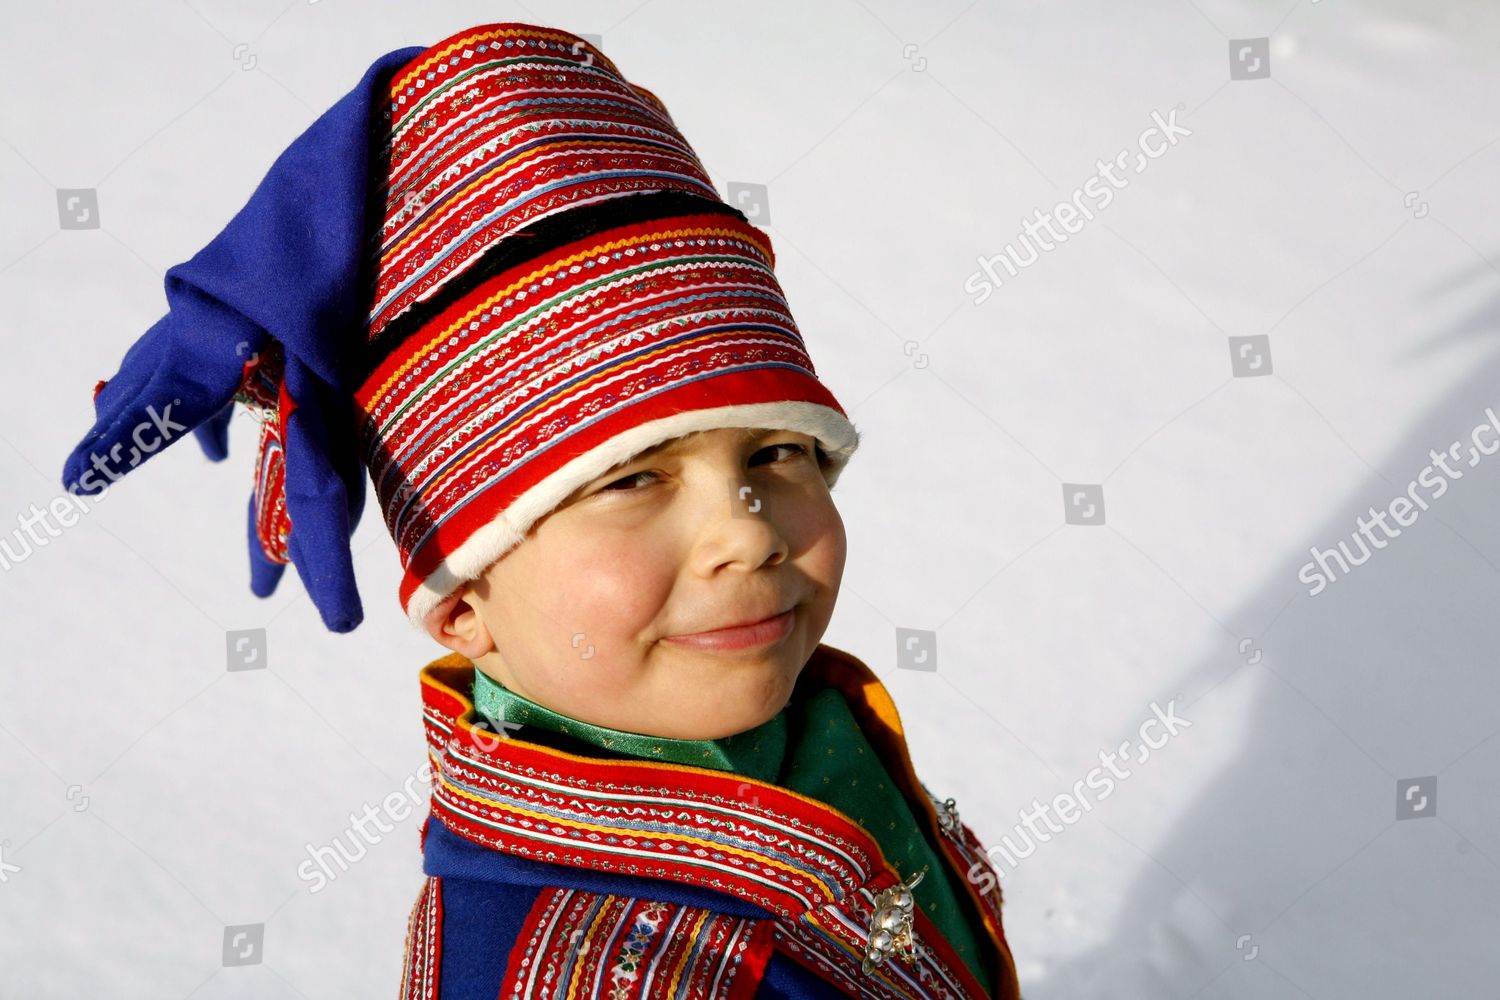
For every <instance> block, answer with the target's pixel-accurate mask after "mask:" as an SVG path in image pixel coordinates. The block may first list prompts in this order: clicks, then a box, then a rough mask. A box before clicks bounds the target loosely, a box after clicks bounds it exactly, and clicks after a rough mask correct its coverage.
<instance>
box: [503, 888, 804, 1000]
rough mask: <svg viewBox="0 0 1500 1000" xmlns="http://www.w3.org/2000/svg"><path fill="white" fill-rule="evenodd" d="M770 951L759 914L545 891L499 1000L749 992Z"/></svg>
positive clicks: (697, 997)
mask: <svg viewBox="0 0 1500 1000" xmlns="http://www.w3.org/2000/svg"><path fill="white" fill-rule="evenodd" d="M773 950H774V943H773V941H772V937H771V929H770V927H769V926H768V924H767V923H766V922H765V921H763V920H757V919H753V918H746V917H731V916H727V915H724V914H718V913H714V912H713V911H711V910H706V909H702V908H699V907H695V906H688V905H684V904H677V903H664V902H660V901H658V900H649V899H641V898H637V897H632V896H618V895H613V894H606V893H596V892H588V891H585V890H580V889H570V888H565V887H553V888H549V889H543V890H542V891H541V892H540V893H539V894H538V895H537V898H536V901H535V902H534V903H533V904H532V907H531V910H530V911H529V912H528V913H527V915H526V920H525V921H524V923H523V924H522V926H521V932H520V935H519V936H518V938H517V940H516V946H515V947H514V948H512V949H511V953H510V960H509V962H508V963H507V966H506V970H505V979H504V981H503V982H502V984H501V988H500V992H499V994H498V996H499V1000H532V998H537V1000H563V998H567V997H608V998H609V1000H752V998H753V997H754V996H755V993H756V991H757V989H758V988H759V984H760V981H761V979H762V977H763V976H764V974H765V967H766V962H767V961H768V960H769V959H770V957H771V953H772V951H773Z"/></svg>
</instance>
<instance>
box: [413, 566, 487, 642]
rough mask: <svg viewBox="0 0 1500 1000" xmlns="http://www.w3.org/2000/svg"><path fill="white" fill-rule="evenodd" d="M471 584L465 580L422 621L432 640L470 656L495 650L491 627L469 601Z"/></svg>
mask: <svg viewBox="0 0 1500 1000" xmlns="http://www.w3.org/2000/svg"><path fill="white" fill-rule="evenodd" d="M472 589H473V588H472V587H471V586H470V585H469V584H464V585H463V586H462V587H460V588H459V589H458V590H456V591H454V592H453V593H452V594H450V595H448V596H447V597H446V598H444V599H443V602H442V603H441V604H439V605H438V606H437V607H435V608H433V609H432V610H431V611H429V612H428V613H427V617H426V618H425V619H423V624H425V625H426V626H427V634H428V635H430V636H432V638H433V640H434V641H436V642H438V643H441V644H442V645H444V646H447V647H448V648H449V649H451V650H453V651H454V652H455V653H460V654H462V655H463V656H464V657H465V658H467V659H470V660H477V659H478V658H479V657H481V656H483V655H484V654H486V653H490V652H494V649H495V641H494V639H493V638H492V637H491V635H490V630H489V627H488V626H487V625H485V623H484V619H483V618H481V617H480V615H479V612H478V610H476V609H475V607H474V605H473V604H471V603H470V597H471V594H472Z"/></svg>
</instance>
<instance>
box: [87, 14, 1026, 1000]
mask: <svg viewBox="0 0 1500 1000" xmlns="http://www.w3.org/2000/svg"><path fill="white" fill-rule="evenodd" d="M367 248H368V252H367ZM773 265H774V255H773V253H772V251H771V247H770V242H769V239H768V238H767V237H766V235H765V234H764V233H762V232H760V231H759V230H757V229H755V228H754V227H753V226H751V225H750V224H749V223H748V221H747V220H746V219H745V218H744V216H743V215H741V214H740V213H739V212H737V211H736V210H734V209H733V208H731V207H729V206H727V205H725V204H724V203H723V202H721V201H720V200H719V199H718V197H717V195H716V193H715V191H714V188H713V185H712V183H711V182H710V181H709V178H708V176H707V174H706V172H705V171H704V170H703V167H702V164H701V163H700V162H699V161H698V159H697V156H696V154H695V153H694V152H693V150H692V147H691V146H690V145H689V144H688V143H687V141H686V139H684V138H683V137H682V136H681V134H680V133H679V132H678V131H677V129H676V127H675V125H674V123H673V122H672V119H671V117H670V115H669V114H668V113H667V111H666V108H665V107H664V106H663V105H662V103H661V102H660V101H659V100H658V99H657V98H656V97H655V96H654V95H653V94H651V93H650V92H649V91H646V90H645V89H644V88H641V87H638V86H636V85H633V84H631V83H629V82H628V81H626V80H625V79H624V77H623V76H622V75H621V74H620V73H619V70H618V69H617V68H616V67H615V66H614V64H613V63H611V62H610V61H609V60H608V59H607V58H606V57H605V56H604V55H603V53H602V52H600V51H599V50H598V49H597V48H594V47H593V46H591V45H589V44H588V43H587V42H585V41H584V40H583V39H581V38H579V37H578V36H576V35H571V34H569V33H567V32H562V31H557V30H554V29H547V28H541V27H537V26H533V25H525V24H496V25H482V26H479V27H476V28H473V29H470V30H468V31H465V32H460V33H458V34H455V35H453V36H451V37H450V38H448V39H445V40H444V41H442V42H440V43H438V44H437V45H434V46H431V47H429V48H425V49H403V50H398V51H397V52H393V53H390V54H389V55H387V56H385V57H382V59H381V60H377V62H376V63H375V64H374V65H372V66H371V68H370V70H369V71H368V72H367V73H366V76H365V78H364V80H363V81H362V82H361V83H360V85H359V86H357V87H356V88H355V90H354V91H352V92H351V93H350V94H349V95H347V96H346V97H345V98H344V99H343V100H341V101H340V102H339V104H337V105H335V107H334V108H332V109H330V111H329V112H327V113H326V114H325V115H324V116H323V117H321V118H320V119H319V120H318V121H317V122H315V123H314V124H313V125H312V126H311V127H310V128H309V129H308V131H307V132H306V133H304V134H303V136H301V137H300V138H299V139H298V140H297V142H296V143H294V144H293V146H292V147H290V148H289V149H288V150H287V152H286V153H284V154H283V155H282V157H281V158H279V159H278V160H277V162H276V164H275V165H273V167H272V169H271V171H270V173H268V175H267V178H266V180H265V181H264V182H262V184H261V186H260V187H259V188H258V189H257V191H256V193H255V195H254V196H252V199H251V201H250V202H249V204H247V206H246V208H245V209H244V210H242V211H241V213H240V214H239V215H237V216H236V218H235V219H234V220H232V221H231V223H230V225H229V226H228V227H226V229H225V231H224V232H223V233H221V234H220V236H219V237H217V238H216V239H215V241H214V242H213V243H211V244H210V245H209V246H208V247H206V248H204V250H203V251H201V252H200V253H199V254H198V255H196V256H195V257H194V258H193V259H192V260H190V261H188V262H186V263H185V264H182V265H178V266H177V267H175V268H173V269H172V270H171V271H169V273H168V283H167V292H168V298H169V301H170V304H171V310H170V311H169V313H168V315H167V316H166V317H164V319H163V320H162V321H160V322H159V323H158V324H157V325H156V326H154V327H153V328H152V329H151V330H150V331H148V333H147V334H146V335H145V336H144V337H142V338H141V341H140V342H139V343H138V344H137V345H136V346H135V347H133V348H132V349H131V351H130V352H129V353H128V354H127V355H126V358H125V361H124V363H123V364H122V366H121V369H120V372H119V373H117V375H116V376H115V377H114V378H112V379H110V380H107V381H105V382H101V383H100V384H99V385H98V386H97V387H96V389H95V403H96V409H97V411H98V419H97V420H96V423H95V426H94V429H93V430H92V431H91V432H90V433H89V435H88V436H86V437H85V438H84V440H83V442H82V443H81V444H80V445H79V446H78V448H77V449H75V451H74V453H73V455H72V456H70V459H69V462H68V465H67V467H66V469H65V473H64V481H65V482H66V483H69V484H74V483H78V482H79V480H80V476H79V474H80V473H81V472H83V471H84V470H85V469H87V468H89V467H91V466H92V464H93V463H92V462H91V458H92V456H93V455H96V454H98V453H100V452H101V451H106V452H107V451H108V449H110V448H112V447H113V446H114V445H115V444H116V443H118V442H119V441H120V440H122V439H123V438H124V437H126V436H128V434H129V433H130V429H131V427H132V426H134V425H135V424H137V423H139V420H140V418H141V416H142V415H143V414H144V413H145V412H147V408H148V407H150V406H153V405H155V406H160V405H162V404H164V403H165V402H166V401H170V402H172V403H173V405H175V406H176V407H178V410H177V412H176V414H175V417H174V419H176V420H177V421H179V422H180V423H182V424H183V425H185V426H189V427H193V428H194V433H195V434H196V435H197V436H198V438H199V441H200V443H201V444H202V445H203V446H204V447H205V449H206V450H207V451H208V453H209V454H210V456H211V457H214V458H222V457H223V454H224V436H225V425H226V423H227V420H228V418H229V415H230V414H231V412H232V407H233V403H234V402H235V401H236V400H238V401H240V402H243V403H244V404H245V405H247V406H250V407H251V408H252V409H253V410H254V411H255V412H256V413H257V415H259V416H260V417H261V418H262V420H263V429H262V438H261V448H260V454H259V457H258V461H257V476H256V488H255V491H254V494H253V496H252V499H251V506H250V533H251V545H250V549H251V557H252V588H253V589H255V591H256V592H257V593H261V594H265V593H269V592H270V591H271V589H272V588H273V587H274V586H275V585H276V582H277V580H278V579H279V577H280V575H281V573H282V571H283V570H284V568H285V565H286V564H287V563H288V562H291V563H294V564H295V565H296V566H297V568H298V571H299V573H300V574H301V577H302V579H303V581H304V583H305V584H306V585H307V587H308V590H309V592H310V595H311V596H312V598H313V601H314V604H315V605H316V606H317V607H318V610H319V612H320V614H321V615H322V617H323V620H324V622H325V623H326V624H327V625H328V627H329V628H331V629H333V630H335V631H347V630H349V629H351V628H353V627H355V626H356V625H357V624H358V623H359V621H360V619H361V617H362V609H361V606H360V604H359V599H358V594H357V591H356V589H355V587H354V583H353V577H352V566H351V562H350V558H349V552H348V540H349V535H350V533H352V531H353V526H354V523H355V522H356V521H357V519H358V517H359V512H360V509H361V507H362V500H363V495H364V494H363V484H364V478H363V477H364V474H365V473H366V472H367V473H368V475H369V477H370V481H371V483H372V484H373V485H374V488H375V492H376V494H377V497H378V499H379V502H380V506H381V510H382V513H383V515H384V518H385V523H386V526H387V528H388V529H389V530H390V532H391V534H392V537H393V538H394V540H395V541H396V544H397V549H398V551H399V553H400V556H401V560H402V565H403V567H404V575H403V580H402V584H401V588H400V592H399V596H400V599H401V602H402V605H403V608H404V610H405V612H406V614H407V616H408V617H409V619H410V620H411V621H412V622H413V624H414V625H416V626H419V627H421V628H424V629H425V630H426V631H427V632H428V633H429V634H430V635H431V636H432V637H433V638H434V639H436V640H437V641H438V642H440V643H442V644H443V645H444V646H446V647H448V648H449V649H450V650H451V653H450V654H449V655H447V656H444V657H442V658H441V659H438V660H436V661H434V662H432V663H430V664H429V665H428V666H427V667H425V668H424V669H423V670H422V672H421V677H420V680H421V693H422V700H423V707H424V714H423V724H424V727H425V731H426V733H427V737H428V743H429V751H430V758H431V762H432V765H433V788H432V810H431V813H430V814H429V816H428V818H427V821H426V822H425V823H424V825H423V828H422V850H423V855H424V865H423V868H424V872H425V873H426V881H425V883H424V884H423V887H422V889H421V892H420V894H419V896H418V899H417V901H416V903H415V905H414V907H413V910H412V913H411V917H410V921H409V925H408V932H407V942H406V944H407V951H406V959H405V967H404V972H403V977H402V978H403V982H402V995H403V996H407V997H443V998H454V997H464V998H470V997H473V998H478V997H484V998H494V997H497V996H501V997H507V998H521V997H543V996H545V997H554V996H556V997H564V996H566V997H609V998H624V997H637V996H640V997H658V996H659V997H668V996H672V997H676V996H705V997H707V996H714V997H746V998H748V997H833V996H872V997H953V998H962V1000H970V998H979V997H1005V998H1014V997H1018V996H1019V989H1018V987H1017V984H1016V978H1015V969H1014V964H1013V962H1012V960H1011V957H1010V952H1009V949H1008V946H1007V945H1006V942H1005V938H1004V934H1003V930H1002V928H1001V919H1000V917H1001V915H1000V908H1001V897H1000V892H999V890H998V888H997V887H996V886H995V883H994V879H993V873H992V870H991V869H990V868H989V866H988V864H987V862H986V861H985V859H984V856H983V850H982V848H981V847H980V845H979V844H978V842H977V841H976V840H975V839H974V836H973V834H972V832H971V831H970V830H969V829H968V827H966V826H965V825H963V824H962V823H960V822H959V821H958V816H957V813H956V811H954V809H953V803H952V800H948V801H946V802H939V801H938V800H937V799H935V798H934V797H932V796H931V795H930V793H928V791H927V789H926V787H925V786H924V785H922V783H921V782H920V781H919V780H918V779H917V777H916V775H915V774H914V773H913V771H912V768H911V761H910V758H909V756H908V754H907V751H906V745H905V741H904V738H903V735H902V731H901V728H900V723H899V720H898V718H897V716H896V712H895V708H894V706H893V705H892V704H891V702H890V699H889V697H888V695H887V694H886V692H885V689H884V688H883V687H882V686H881V685H880V683H879V681H878V680H877V679H876V678H875V676H874V674H873V673H872V672H871V671H870V670H869V668H868V667H866V666H865V665H864V664H862V663H860V662H859V661H858V660H856V659H855V658H853V657H851V656H849V655H848V654H846V653H842V652H840V651H838V650H835V649H832V648H830V647H827V646H824V645H821V644H820V641H819V640H820V638H821V636H822V634H823V632H824V630H825V628H826V626H827V624H828V621H829V619H830V617H831V615H832V612H833V604H834V600H835V598H836V596H837V592H838V587H839V583H840V579H841V576H842V571H843V565H844V557H845V539H844V533H843V525H842V522H841V521H840V519H839V516H838V512H837V509H836V508H835V506H834V504H833V502H832V498H831V495H830V490H831V488H832V487H833V485H834V483H835V481H836V480H837V478H838V475H839V472H840V471H841V470H842V468H843V467H844V465H845V464H846V463H847V462H848V460H849V458H850V456H851V455H852V454H853V452H854V450H855V448H856V446H857V444H858V434H857V432H856V431H855V429H854V427H853V425H852V424H851V423H850V422H849V421H848V419H847V416H846V415H845V414H844V411H843V410H842V408H841V407H840V406H839V405H838V403H837V401H836V400H835V399H834V398H833V396H832V395H831V394H830V393H829V392H828V390H827V388H826V387H824V386H823V385H822V383H821V382H820V381H819V380H818V379H817V376H816V372H815V371H814V369H813V366H812V362H811V359H810V358H809V357H808V355H807V353H806V349H805V346H804V344H803V342H802V339H801V336H800V334H799V333H798V331H797V329H796V326H795V323H794V322H793V321H792V318H791V315H790V313H789V311H788V308H787V305H786V301H785V298H784V296H783V295H782V293H781V290H780V287H779V285H778V283H777V282H776V279H775V274H774V270H773ZM365 266H367V268H368V269H367V270H366V269H364V268H365ZM366 279H368V282H367V281H366ZM351 331H358V336H353V335H351ZM82 485H83V486H85V487H86V486H87V485H88V484H87V483H86V482H85V483H82ZM984 875H990V876H991V877H990V879H988V880H987V882H986V880H985V879H983V878H982V876H984ZM976 882H982V883H985V884H986V885H987V887H986V889H985V891H983V892H981V891H979V890H978V889H976Z"/></svg>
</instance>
